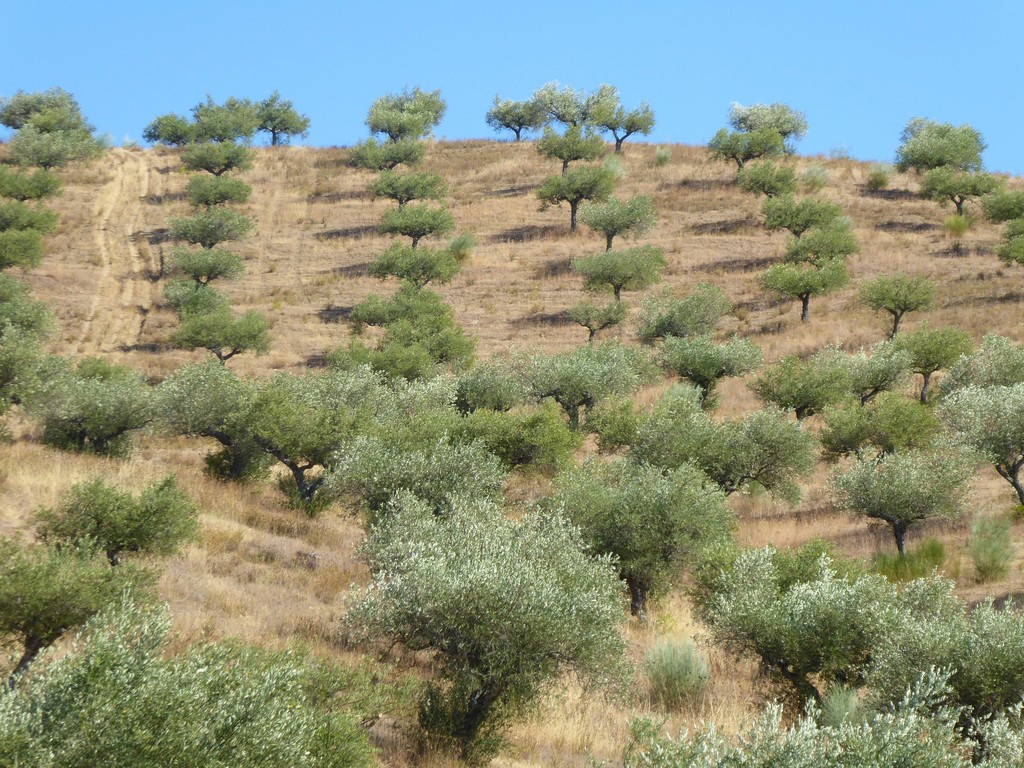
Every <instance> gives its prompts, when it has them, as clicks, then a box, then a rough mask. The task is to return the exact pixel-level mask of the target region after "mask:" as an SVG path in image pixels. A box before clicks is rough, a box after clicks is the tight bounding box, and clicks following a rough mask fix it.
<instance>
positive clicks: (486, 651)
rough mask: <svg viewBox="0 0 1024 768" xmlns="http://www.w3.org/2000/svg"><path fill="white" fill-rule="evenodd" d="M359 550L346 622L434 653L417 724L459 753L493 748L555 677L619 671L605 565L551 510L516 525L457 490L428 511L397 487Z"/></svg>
mask: <svg viewBox="0 0 1024 768" xmlns="http://www.w3.org/2000/svg"><path fill="white" fill-rule="evenodd" d="M362 553H363V556H364V557H365V559H366V560H367V562H368V563H369V565H370V568H371V570H372V572H373V581H372V583H371V584H370V586H369V588H368V589H367V590H366V592H365V593H364V594H363V595H361V596H360V597H359V598H358V600H357V602H356V603H355V604H354V605H353V607H352V609H351V611H350V612H349V616H348V622H349V625H350V626H351V627H352V628H353V629H354V630H356V631H358V632H361V633H362V634H364V635H365V636H368V637H380V638H385V639H390V640H392V641H399V642H401V643H402V644H403V645H405V646H406V647H407V648H409V649H411V650H415V651H431V652H433V654H434V661H435V669H436V670H437V677H436V679H435V681H434V682H433V683H432V684H431V685H430V686H429V687H428V691H427V695H426V697H425V699H424V700H423V702H422V704H421V709H420V721H421V724H422V725H423V726H424V728H425V729H426V730H427V733H428V736H430V737H432V738H434V739H437V740H439V741H441V742H442V743H445V742H447V743H448V744H450V745H452V746H454V747H456V748H458V749H459V750H460V751H461V752H462V754H463V756H465V757H474V756H476V757H479V756H480V751H483V752H485V753H486V751H487V748H488V747H490V749H493V748H494V746H495V743H494V740H493V739H494V737H495V736H496V735H498V734H499V733H500V730H501V729H502V728H503V726H505V725H506V724H507V722H508V721H509V720H510V719H511V718H512V717H514V716H515V715H517V714H519V713H520V712H522V711H523V710H524V709H526V708H528V707H530V706H531V705H532V704H533V703H534V702H535V701H536V699H537V697H538V696H539V695H540V694H541V693H543V692H544V691H545V690H547V689H549V688H550V687H551V686H552V685H553V684H554V683H555V682H556V681H557V680H558V679H559V677H561V676H562V675H564V674H566V673H573V674H575V675H578V676H580V677H582V678H585V679H588V680H591V681H595V682H601V683H612V682H615V681H617V680H618V679H619V675H620V673H621V670H622V655H623V651H624V644H623V640H622V637H621V635H620V634H619V624H620V623H621V621H622V616H623V607H624V605H623V598H622V590H621V585H620V582H619V580H618V577H617V574H616V567H615V565H614V564H613V562H612V561H611V560H610V559H608V558H596V559H595V558H593V557H591V556H589V555H587V554H586V553H585V552H584V551H583V548H582V540H581V537H580V534H579V531H577V530H576V529H575V528H574V527H573V526H571V525H570V524H569V523H567V522H566V521H565V520H564V519H563V518H561V517H558V516H551V515H541V514H529V515H527V516H526V517H525V518H523V520H522V521H520V522H516V521H513V520H510V519H508V518H507V517H505V516H504V514H502V511H501V509H500V508H498V507H497V506H495V505H494V504H492V503H490V502H486V501H480V500H469V499H466V498H459V499H455V500H454V503H453V508H452V511H451V514H449V515H447V516H445V517H438V516H436V515H435V514H434V513H433V510H432V509H431V507H430V506H429V505H428V504H425V503H423V502H420V501H418V500H416V499H414V498H413V497H411V496H409V495H403V496H401V497H399V498H397V499H396V500H395V501H394V502H393V503H392V506H391V508H390V510H389V511H388V513H387V514H385V515H382V516H381V517H380V519H379V521H378V523H377V524H376V525H375V526H373V527H372V528H371V529H370V532H369V534H368V536H367V539H366V542H365V544H364V545H363V549H362ZM478 750H479V751H478Z"/></svg>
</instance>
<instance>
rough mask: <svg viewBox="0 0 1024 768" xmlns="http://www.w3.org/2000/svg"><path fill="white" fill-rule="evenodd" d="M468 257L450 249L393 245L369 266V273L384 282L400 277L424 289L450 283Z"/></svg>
mask: <svg viewBox="0 0 1024 768" xmlns="http://www.w3.org/2000/svg"><path fill="white" fill-rule="evenodd" d="M464 259H465V256H464V255H463V254H462V253H460V252H458V251H453V250H451V249H448V248H443V249H439V250H434V249H432V248H424V247H419V248H413V247H410V246H407V245H401V244H400V243H395V244H393V245H392V246H391V247H390V248H388V249H387V250H386V251H384V253H382V254H381V255H380V256H378V257H377V259H376V260H375V261H374V262H373V264H371V265H370V274H371V275H373V276H374V277H379V278H380V279H381V280H384V279H386V278H388V277H397V278H399V279H400V280H405V281H406V282H408V283H410V284H412V285H414V286H416V287H417V288H422V287H423V286H425V285H428V284H429V283H441V284H444V283H450V282H451V281H452V278H454V277H455V275H457V274H458V272H459V270H460V269H461V268H462V262H463V261H464Z"/></svg>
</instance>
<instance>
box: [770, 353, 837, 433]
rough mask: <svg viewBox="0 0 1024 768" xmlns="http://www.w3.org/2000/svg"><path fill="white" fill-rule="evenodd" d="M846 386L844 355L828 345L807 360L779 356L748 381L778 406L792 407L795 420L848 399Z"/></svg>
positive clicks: (785, 408) (783, 407) (783, 408)
mask: <svg viewBox="0 0 1024 768" xmlns="http://www.w3.org/2000/svg"><path fill="white" fill-rule="evenodd" d="M850 387H851V380H850V372H849V370H848V369H847V367H846V365H845V355H843V354H842V353H841V352H839V351H838V350H836V349H832V348H826V349H823V350H821V351H819V352H816V353H815V354H814V355H812V356H811V357H810V358H809V359H807V360H801V359H800V358H799V357H797V356H795V355H790V356H788V357H783V358H781V359H780V360H779V361H778V362H777V363H775V364H774V365H771V366H768V367H767V368H764V369H762V370H761V373H760V374H758V376H757V377H756V378H755V379H754V380H753V381H752V382H751V383H750V388H751V389H752V390H753V391H754V393H755V394H756V395H757V396H758V397H760V398H761V399H762V400H764V401H765V402H767V403H771V404H772V405H775V406H777V407H779V408H781V409H782V410H785V411H789V410H792V411H793V412H794V413H795V414H796V418H797V420H798V421H802V420H803V419H805V418H807V417H808V416H813V415H814V414H816V413H820V412H821V411H823V410H824V409H825V408H828V407H829V406H831V405H835V404H837V403H840V402H842V401H843V400H846V399H849V397H850Z"/></svg>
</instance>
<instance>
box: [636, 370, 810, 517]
mask: <svg viewBox="0 0 1024 768" xmlns="http://www.w3.org/2000/svg"><path fill="white" fill-rule="evenodd" d="M630 457H631V458H632V459H633V460H634V461H640V462H646V463H650V464H654V465H656V466H659V467H663V468H675V467H679V466H682V465H683V464H685V463H687V462H690V463H693V464H695V465H696V466H698V467H700V469H702V470H703V471H704V473H705V474H706V475H708V477H710V478H711V479H712V480H713V481H714V482H715V483H716V484H717V485H718V487H719V488H721V489H722V490H723V491H724V492H725V493H726V495H729V494H732V493H736V492H737V491H741V490H745V489H748V488H749V487H751V486H754V487H760V488H763V489H765V490H767V491H769V492H770V493H772V494H774V495H775V496H777V497H779V498H782V499H785V500H787V501H792V502H795V501H797V500H798V499H799V498H800V487H799V485H798V481H799V479H800V478H801V477H803V476H804V475H806V474H807V473H808V472H810V471H811V469H813V467H814V464H815V461H816V459H817V450H816V443H815V440H814V437H813V436H812V435H811V434H809V433H808V432H805V431H804V430H802V429H800V427H799V425H797V424H794V423H793V421H792V420H791V419H789V418H787V417H786V415H785V414H784V413H782V412H781V411H779V410H778V409H776V408H765V409H761V410H758V411H754V412H752V413H749V414H747V415H746V416H743V417H742V418H740V419H726V420H724V421H718V420H716V419H712V418H711V417H710V416H709V415H708V414H707V413H706V412H705V411H704V410H703V408H702V405H701V397H700V391H699V390H698V389H697V388H696V387H688V386H677V387H673V388H672V389H670V390H669V391H668V392H666V393H665V395H664V396H663V397H662V399H661V400H660V401H659V402H658V403H657V404H656V405H655V407H654V410H653V411H652V412H651V413H650V414H649V415H647V416H644V417H642V418H641V419H640V420H639V423H638V426H637V430H636V437H635V440H634V442H633V445H632V448H631V451H630Z"/></svg>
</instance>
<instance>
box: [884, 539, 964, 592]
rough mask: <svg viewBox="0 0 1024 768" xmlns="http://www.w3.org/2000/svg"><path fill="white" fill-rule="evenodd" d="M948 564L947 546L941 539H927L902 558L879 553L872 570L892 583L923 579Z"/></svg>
mask: <svg viewBox="0 0 1024 768" xmlns="http://www.w3.org/2000/svg"><path fill="white" fill-rule="evenodd" d="M945 564H946V545H945V544H943V543H942V541H940V540H939V539H925V540H924V541H922V542H921V543H920V544H918V545H917V546H916V547H913V548H912V549H909V550H908V551H907V554H906V555H904V556H903V557H900V556H899V555H898V554H896V555H890V554H888V553H885V552H879V553H878V554H877V555H875V558H874V560H873V561H872V564H871V569H872V570H873V571H874V572H875V573H878V574H881V575H882V576H885V578H887V579H888V580H889V581H892V582H903V581H912V580H913V579H922V578H924V577H925V576H928V575H930V574H931V573H932V571H935V570H941V569H942V566H943V565H945Z"/></svg>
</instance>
